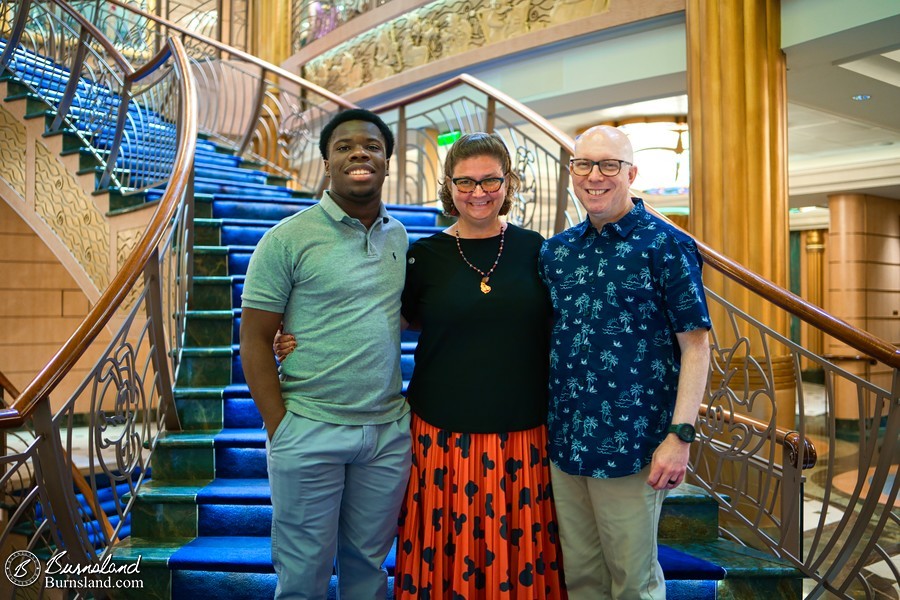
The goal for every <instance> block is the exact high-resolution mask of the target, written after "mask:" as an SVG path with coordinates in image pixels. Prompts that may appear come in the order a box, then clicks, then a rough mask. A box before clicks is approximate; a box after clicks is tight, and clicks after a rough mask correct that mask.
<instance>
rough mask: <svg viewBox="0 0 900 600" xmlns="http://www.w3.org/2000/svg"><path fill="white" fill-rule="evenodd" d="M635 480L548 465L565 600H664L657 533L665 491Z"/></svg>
mask: <svg viewBox="0 0 900 600" xmlns="http://www.w3.org/2000/svg"><path fill="white" fill-rule="evenodd" d="M649 471H650V467H649V466H648V467H646V468H644V470H643V471H641V472H640V473H638V474H636V475H629V476H627V477H616V478H613V479H595V478H593V477H580V476H578V475H569V474H567V473H564V472H562V471H560V470H559V469H557V468H556V467H555V466H553V465H552V464H551V466H550V479H551V481H552V483H553V498H554V500H555V501H556V518H557V522H558V523H559V534H560V542H561V545H562V551H563V568H564V570H565V574H566V587H567V589H568V591H569V600H607V599H610V600H611V599H615V600H637V599H641V600H644V599H652V600H664V599H665V597H666V582H665V579H664V578H663V573H662V568H661V567H660V566H659V562H658V560H657V548H656V533H657V525H658V524H659V512H660V508H661V506H662V502H663V500H664V499H665V497H666V492H665V491H664V490H663V491H657V490H654V489H653V488H652V487H650V486H649V485H647V475H648V474H649Z"/></svg>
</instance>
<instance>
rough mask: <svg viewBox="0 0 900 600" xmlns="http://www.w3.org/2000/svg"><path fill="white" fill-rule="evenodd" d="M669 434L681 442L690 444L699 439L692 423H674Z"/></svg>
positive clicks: (670, 426)
mask: <svg viewBox="0 0 900 600" xmlns="http://www.w3.org/2000/svg"><path fill="white" fill-rule="evenodd" d="M669 433H674V434H675V435H677V436H678V439H679V440H681V441H682V442H687V443H688V444H690V443H691V442H693V441H694V439H695V438H696V437H697V430H696V429H694V426H693V425H691V424H690V423H677V424H676V423H672V424H671V425H669Z"/></svg>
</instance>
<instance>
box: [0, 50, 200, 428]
mask: <svg viewBox="0 0 900 600" xmlns="http://www.w3.org/2000/svg"><path fill="white" fill-rule="evenodd" d="M168 44H170V48H165V49H163V50H162V52H169V51H170V49H171V52H172V54H173V56H174V58H175V63H176V68H177V69H178V70H179V71H180V72H181V73H188V72H190V65H189V63H188V59H187V53H186V52H185V49H184V45H183V44H182V43H181V40H179V39H177V38H171V39H169V40H168ZM184 81H185V88H184V92H185V96H184V98H183V99H182V101H183V107H184V113H183V114H184V115H188V116H187V117H186V118H184V119H182V126H183V135H182V139H181V142H182V143H181V144H180V145H179V147H178V152H177V154H176V156H175V163H174V167H173V169H172V177H171V178H170V179H169V185H168V186H167V187H166V191H165V192H164V193H163V196H162V198H161V199H160V202H159V204H158V205H157V207H156V211H155V212H154V214H153V218H152V219H151V220H150V223H149V225H147V229H146V230H145V231H144V235H143V237H142V238H141V240H140V242H138V245H137V247H136V248H135V250H134V252H132V254H131V256H129V257H128V259H127V260H126V261H125V264H124V265H122V268H121V269H120V270H119V272H118V273H116V276H115V277H114V278H113V279H112V281H111V282H110V284H109V286H108V287H107V288H106V290H105V291H104V292H103V295H101V296H100V299H99V300H98V301H97V303H96V304H95V305H94V306H93V308H91V310H90V311H89V312H88V314H87V316H85V318H84V320H82V321H81V323H80V324H79V325H78V328H77V329H76V330H75V332H74V333H73V334H72V335H71V336H70V337H69V339H68V340H66V342H65V344H63V346H62V347H61V348H60V349H59V350H58V351H57V352H56V354H54V355H53V358H51V359H50V362H48V363H47V364H46V365H45V366H44V368H43V369H41V371H40V372H39V373H38V374H37V376H35V378H34V379H33V380H32V381H31V383H29V384H28V385H27V386H26V387H25V389H24V390H23V391H22V393H21V394H19V395H18V396H17V397H16V399H15V400H14V401H13V403H12V404H11V405H10V407H9V408H7V409H2V410H0V428H9V427H18V426H20V425H22V424H23V423H24V422H25V420H26V419H28V418H29V417H30V416H31V414H32V413H33V412H34V409H35V406H37V404H38V402H40V400H41V398H44V397H46V396H48V395H49V394H50V392H52V391H53V389H54V388H55V387H56V386H57V385H58V384H59V382H60V381H61V380H62V379H63V377H65V376H66V374H67V373H68V372H69V371H70V370H71V369H72V367H73V366H75V363H76V362H77V361H78V360H79V359H80V358H81V356H82V354H84V353H85V351H87V349H88V347H90V345H91V344H92V343H93V342H94V340H95V339H96V337H97V336H98V335H99V334H100V332H102V331H103V329H104V328H105V327H106V324H107V323H108V322H109V321H110V319H111V318H112V317H113V316H114V315H115V313H116V311H117V310H118V308H119V306H120V305H121V304H122V302H124V301H125V299H126V298H127V297H128V295H129V294H130V293H131V290H132V288H133V287H134V285H135V284H136V283H137V281H138V278H140V277H142V276H143V272H144V265H145V264H146V263H147V261H149V260H150V258H151V257H152V256H153V254H154V252H155V251H156V249H157V247H158V246H159V243H160V241H161V240H162V237H163V235H164V233H165V232H166V230H167V229H168V227H169V223H170V222H171V220H172V218H173V217H174V216H175V212H176V210H177V208H178V203H179V201H180V199H181V197H182V196H184V194H185V192H186V190H187V188H188V185H189V181H190V174H191V169H192V168H193V161H194V149H195V147H196V145H197V133H198V132H197V118H196V114H197V90H196V88H195V86H194V83H193V80H192V79H191V78H184Z"/></svg>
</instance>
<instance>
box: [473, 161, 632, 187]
mask: <svg viewBox="0 0 900 600" xmlns="http://www.w3.org/2000/svg"><path fill="white" fill-rule="evenodd" d="M576 160H585V161H588V162H590V163H591V168H590V169H588V172H587V173H585V174H584V175H579V174H578V173H576V172H575V171H574V169H573V165H572V163H574V162H575V161H576ZM604 162H617V163H619V168H618V169H617V170H616V172H615V173H612V174H609V173H604V172H603V168H602V167H601V166H600V163H604ZM622 165H628V166H629V167H632V166H634V163H632V162H628V161H627V160H621V159H618V158H604V159H602V160H591V159H589V158H570V159H569V173H571V174H572V175H575V176H576V177H590V175H591V172H592V171H593V170H594V166H596V167H597V170H598V171H599V172H600V174H601V175H603V176H604V177H615V176H616V175H618V174H619V173H621V172H622ZM482 189H484V188H482Z"/></svg>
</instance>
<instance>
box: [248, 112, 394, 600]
mask: <svg viewBox="0 0 900 600" xmlns="http://www.w3.org/2000/svg"><path fill="white" fill-rule="evenodd" d="M393 145H394V139H393V136H392V135H391V132H390V129H388V127H387V126H386V125H385V124H384V122H383V121H382V120H381V119H380V118H379V117H378V116H376V115H375V114H373V113H371V112H369V111H364V110H351V111H345V112H343V113H339V114H338V115H337V116H335V117H334V118H333V119H332V120H331V121H330V122H329V123H328V124H327V125H326V126H325V127H324V128H323V129H322V138H321V140H320V143H319V148H320V150H321V152H322V158H323V159H324V161H325V171H326V176H327V177H329V178H330V185H329V189H328V190H327V191H326V192H325V193H324V194H323V196H322V200H321V202H319V204H317V205H315V206H313V207H311V208H309V209H307V210H304V211H302V212H300V213H298V214H296V215H293V216H292V217H289V218H287V219H285V220H283V221H282V222H281V223H279V224H278V225H276V226H275V227H273V228H272V229H271V230H270V231H269V232H268V233H266V235H265V236H264V237H263V238H262V240H261V241H260V242H259V245H258V246H257V248H256V250H255V252H254V253H253V257H252V258H251V259H250V265H249V267H248V270H247V278H246V283H245V285H244V292H243V296H242V306H243V313H242V316H241V361H242V363H243V368H244V375H245V376H246V379H247V383H248V385H249V386H250V393H251V395H252V396H253V400H254V401H255V403H256V406H257V407H258V408H259V412H260V413H261V415H262V417H263V421H264V422H265V426H266V431H267V433H268V440H267V444H266V446H267V460H268V469H269V483H270V485H271V488H272V508H273V520H272V561H273V563H274V565H275V572H276V573H277V575H278V587H277V589H276V597H277V598H280V599H287V598H291V599H295V598H302V599H310V600H312V599H324V598H325V597H326V595H327V591H328V582H329V579H330V576H331V572H332V566H333V564H334V562H333V561H334V557H335V556H336V557H337V572H338V586H339V590H340V597H342V598H348V599H356V598H384V597H385V595H386V593H387V580H386V575H385V573H384V572H383V571H382V570H381V565H382V563H383V562H384V560H385V558H386V556H387V554H388V551H389V550H390V547H391V543H392V541H393V539H394V536H395V534H396V530H397V515H398V513H399V509H400V503H401V501H402V499H403V493H404V490H405V488H406V482H407V479H408V477H409V468H410V438H409V414H408V410H409V409H408V407H407V404H406V401H405V400H404V398H403V397H402V396H401V394H400V388H401V376H400V292H401V291H402V289H403V281H404V276H405V264H406V263H405V256H406V248H407V245H408V243H409V242H408V238H407V235H406V231H405V230H404V228H403V225H401V224H400V223H399V222H398V221H397V220H396V219H394V218H392V217H390V216H389V215H388V214H387V213H386V212H385V209H384V205H383V204H382V202H381V188H382V185H383V183H384V178H385V175H386V174H387V170H388V163H389V158H390V156H391V152H392V151H393ZM282 321H283V322H284V331H285V332H286V333H291V334H293V335H294V336H295V337H296V340H297V350H296V351H294V352H293V353H292V354H291V355H290V356H289V357H288V358H286V359H285V361H284V363H283V365H282V377H281V380H279V377H278V372H277V369H276V365H275V362H274V359H273V355H272V338H273V337H274V335H275V332H276V331H277V330H278V328H279V325H280V324H281V322H282Z"/></svg>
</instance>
